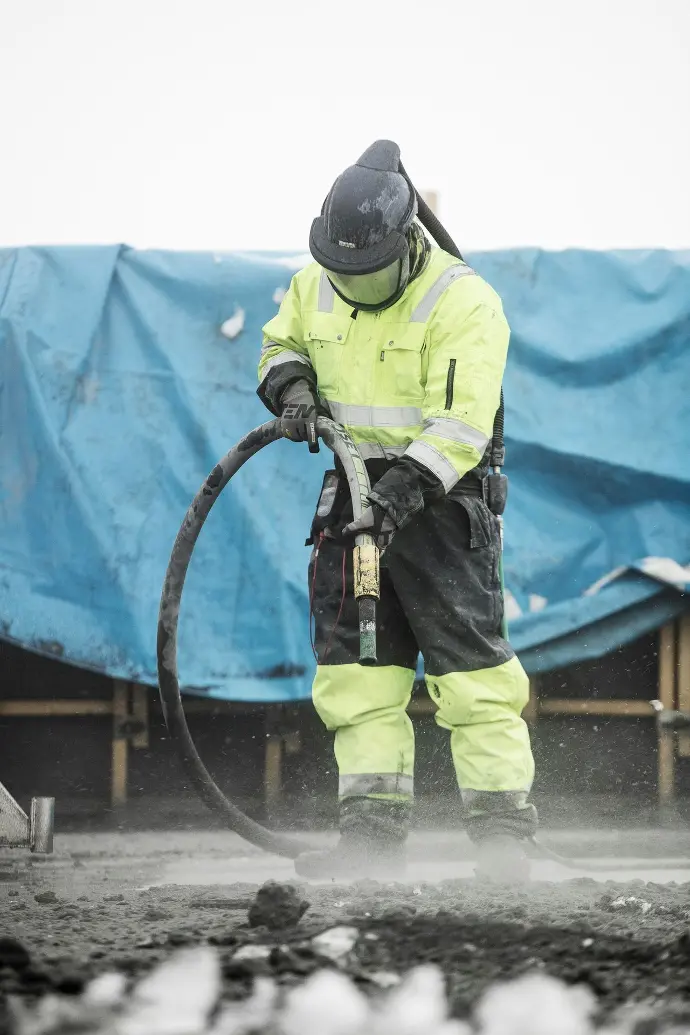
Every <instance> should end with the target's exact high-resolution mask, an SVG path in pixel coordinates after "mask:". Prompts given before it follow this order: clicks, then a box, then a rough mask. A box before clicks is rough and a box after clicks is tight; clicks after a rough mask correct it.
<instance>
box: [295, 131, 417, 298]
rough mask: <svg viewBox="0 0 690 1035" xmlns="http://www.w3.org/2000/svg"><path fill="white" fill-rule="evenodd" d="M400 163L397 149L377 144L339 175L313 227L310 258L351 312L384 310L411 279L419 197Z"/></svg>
mask: <svg viewBox="0 0 690 1035" xmlns="http://www.w3.org/2000/svg"><path fill="white" fill-rule="evenodd" d="M399 165H400V148H399V147H398V145H397V144H395V143H393V141H391V140H377V141H376V142H375V143H374V144H372V145H371V147H368V148H367V150H366V151H365V152H364V154H363V155H362V157H361V158H360V159H359V160H358V161H357V162H356V163H355V165H351V166H350V167H349V168H348V169H346V170H345V172H344V173H342V174H341V175H340V176H339V177H338V179H337V180H336V181H335V183H334V184H333V186H332V187H331V189H330V192H329V194H328V197H327V198H326V200H325V201H324V203H323V208H322V209H321V215H320V216H319V217H318V218H317V219H315V220H314V222H313V223H312V226H311V233H310V235H309V248H310V251H311V254H312V255H313V256H314V258H315V259H316V261H317V262H318V263H319V265H320V266H323V268H324V269H325V270H326V271H327V272H328V279H329V280H330V282H331V284H332V285H333V288H334V290H335V291H336V292H337V293H338V294H339V295H340V297H341V298H342V299H343V300H344V301H345V302H347V303H348V305H351V306H352V307H353V308H355V309H362V310H365V311H367V312H376V311H379V310H381V309H387V308H388V306H391V305H393V303H394V302H397V301H398V299H399V298H400V297H401V296H402V294H403V292H404V290H405V288H406V287H407V284H408V282H409V280H410V229H411V227H412V226H413V222H414V218H415V216H416V214H417V196H416V192H415V190H414V188H413V186H412V184H411V183H410V182H409V180H408V179H407V177H406V176H404V175H403V174H402V173H401V172H399Z"/></svg>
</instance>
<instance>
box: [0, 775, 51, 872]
mask: <svg viewBox="0 0 690 1035" xmlns="http://www.w3.org/2000/svg"><path fill="white" fill-rule="evenodd" d="M54 817H55V798H32V799H31V812H30V814H29V815H28V816H27V814H26V813H25V812H24V809H23V808H21V806H20V805H18V804H17V802H16V801H15V800H14V798H13V797H12V795H11V794H10V792H9V791H8V790H7V788H6V787H5V786H4V784H2V783H0V847H3V848H29V849H31V851H32V852H39V853H41V854H43V855H49V854H50V853H51V852H52V851H53V828H54Z"/></svg>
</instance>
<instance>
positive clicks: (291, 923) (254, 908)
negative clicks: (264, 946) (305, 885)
mask: <svg viewBox="0 0 690 1035" xmlns="http://www.w3.org/2000/svg"><path fill="white" fill-rule="evenodd" d="M309 905H310V903H309V902H308V901H307V900H306V899H305V898H302V894H301V889H300V888H299V887H297V886H296V885H294V884H280V883H278V882H277V881H272V880H269V881H267V882H266V884H264V885H262V887H260V888H259V890H258V891H257V893H256V898H255V899H254V901H253V902H252V904H251V906H250V907H249V917H248V918H249V926H250V927H267V928H268V929H269V931H279V930H284V929H285V928H288V927H295V926H296V925H297V924H298V923H299V922H300V920H301V919H302V917H303V916H304V914H305V913H306V911H307V910H308V909H309Z"/></svg>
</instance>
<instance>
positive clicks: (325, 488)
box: [304, 471, 347, 546]
mask: <svg viewBox="0 0 690 1035" xmlns="http://www.w3.org/2000/svg"><path fill="white" fill-rule="evenodd" d="M346 494H347V482H346V481H345V479H343V478H341V477H340V475H339V473H338V472H337V471H326V473H325V474H324V476H323V483H322V485H321V492H320V493H319V502H318V503H317V505H316V513H315V514H314V517H313V519H312V523H311V532H310V535H309V538H308V539H307V541H306V542H305V544H304V545H305V546H311V545H312V544H313V542H314V540H315V539H317V538H318V537H319V535H320V534H321V532H323V531H324V529H326V528H328V526H329V525H331V524H333V523H334V522H335V520H336V519H337V517H338V516H339V515H340V513H341V512H342V509H343V504H344V502H345V496H346Z"/></svg>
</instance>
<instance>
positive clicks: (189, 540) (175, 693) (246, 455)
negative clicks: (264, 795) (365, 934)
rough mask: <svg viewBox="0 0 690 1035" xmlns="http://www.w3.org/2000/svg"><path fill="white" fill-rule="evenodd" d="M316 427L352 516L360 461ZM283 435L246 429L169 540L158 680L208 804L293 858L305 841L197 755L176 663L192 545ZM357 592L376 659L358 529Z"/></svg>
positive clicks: (367, 564) (368, 565)
mask: <svg viewBox="0 0 690 1035" xmlns="http://www.w3.org/2000/svg"><path fill="white" fill-rule="evenodd" d="M317 430H318V433H319V436H320V437H321V439H322V440H323V441H324V442H325V444H326V445H327V446H328V447H329V448H330V449H331V450H332V451H333V452H334V453H335V454H336V456H337V457H338V458H339V460H340V462H341V463H342V465H343V468H344V470H345V474H346V477H347V480H348V484H349V487H350V495H351V496H352V509H353V514H354V519H355V520H356V519H357V518H358V517H360V516H361V513H362V510H363V509H364V507H366V506H368V502H367V496H368V494H369V491H370V484H369V476H368V474H367V470H366V467H365V466H364V461H363V460H362V458H361V455H360V453H359V451H358V449H357V447H356V446H355V444H354V442H353V441H352V439H351V438H350V437H349V435H348V434H347V432H345V431H344V429H343V428H341V427H340V425H338V424H336V423H335V422H334V421H332V420H329V419H328V418H327V417H319V418H318V421H317ZM279 438H282V429H281V425H280V421H278V420H273V421H269V422H268V423H267V424H262V425H261V426H260V427H258V428H255V430H254V431H251V432H250V433H249V434H248V435H246V436H245V437H244V438H243V439H242V440H241V441H240V442H238V443H237V445H236V446H234V447H233V448H232V449H231V450H230V451H229V453H227V454H226V455H225V456H224V457H223V459H222V460H221V461H220V463H218V464H216V466H215V467H214V468H213V470H212V471H211V473H210V474H209V476H208V478H207V479H206V481H205V482H204V484H203V485H202V487H201V488H200V489H199V492H198V493H197V494H196V496H195V497H194V500H193V501H192V504H191V506H190V507H189V510H188V511H187V513H186V515H185V518H184V521H183V522H182V526H181V528H180V531H179V532H178V533H177V538H176V540H175V545H174V546H173V550H172V554H171V556H170V561H169V563H168V570H167V571H166V574H165V582H164V583H163V592H162V595H161V602H160V609H159V612H158V643H157V650H158V687H159V691H160V699H161V704H162V706H163V717H164V719H165V724H166V726H167V727H168V731H169V733H170V736H171V738H172V740H173V743H174V744H175V745H176V746H177V749H178V752H179V754H180V758H181V760H182V765H183V766H184V770H185V772H186V774H187V776H188V777H189V779H190V781H191V783H192V786H193V787H194V789H195V790H196V792H197V794H198V795H199V797H200V798H201V800H202V801H203V802H204V804H205V805H207V806H208V807H209V808H210V809H211V810H212V811H213V812H216V813H217V814H219V815H220V816H222V817H223V819H224V820H225V822H226V823H227V825H228V826H229V828H230V829H231V830H234V831H235V833H237V834H239V835H240V837H242V838H244V839H245V841H249V842H250V843H251V844H253V845H256V847H257V848H262V849H263V850H264V851H266V852H272V853H273V854H275V855H283V856H287V857H288V858H290V859H295V858H297V856H298V855H300V854H301V853H302V852H304V851H306V850H308V848H309V847H310V846H309V845H308V844H306V843H304V842H302V841H300V840H298V839H294V838H291V837H286V836H285V835H283V834H279V833H276V832H275V831H272V830H267V829H266V827H263V826H261V824H260V823H256V822H254V820H252V819H250V818H249V817H248V816H245V814H244V812H242V810H241V809H239V808H238V807H237V805H235V804H234V802H232V801H230V799H229V798H227V797H226V796H225V794H223V792H222V791H221V789H220V788H219V787H218V785H217V784H216V783H215V781H214V780H213V778H212V777H211V775H210V773H209V772H208V770H207V769H206V766H205V765H204V763H203V762H202V760H201V758H200V757H199V753H198V751H197V749H196V746H195V744H194V741H193V740H192V736H191V734H190V732H189V727H188V726H187V719H186V717H185V713H184V707H183V705H182V695H181V692H180V683H179V677H178V671H177V628H178V621H179V616H180V605H181V601H182V591H183V589H184V583H185V578H186V575H187V568H188V567H189V562H190V560H191V557H192V553H193V551H194V546H195V544H196V541H197V539H198V538H199V533H200V532H201V529H202V528H203V525H204V522H205V521H206V518H207V517H208V515H209V513H210V511H211V508H212V507H213V504H214V503H215V502H216V500H217V499H218V497H219V496H220V494H221V492H222V491H223V489H224V488H225V486H226V485H227V484H228V482H229V481H230V479H231V478H232V477H233V475H234V474H236V473H237V471H239V469H240V467H242V466H243V464H245V463H246V462H247V460H249V459H250V458H251V457H253V456H254V454H255V453H258V452H259V450H260V449H263V448H264V446H267V445H268V444H269V442H275V441H276V439H279ZM353 561H354V571H355V596H356V597H357V599H358V604H359V625H360V663H361V664H363V665H372V664H375V662H376V600H377V598H378V592H379V589H378V586H379V583H378V571H379V568H378V550H377V548H376V545H375V543H374V540H373V539H372V538H371V536H368V535H359V536H357V537H356V539H355V545H354V555H353Z"/></svg>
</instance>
